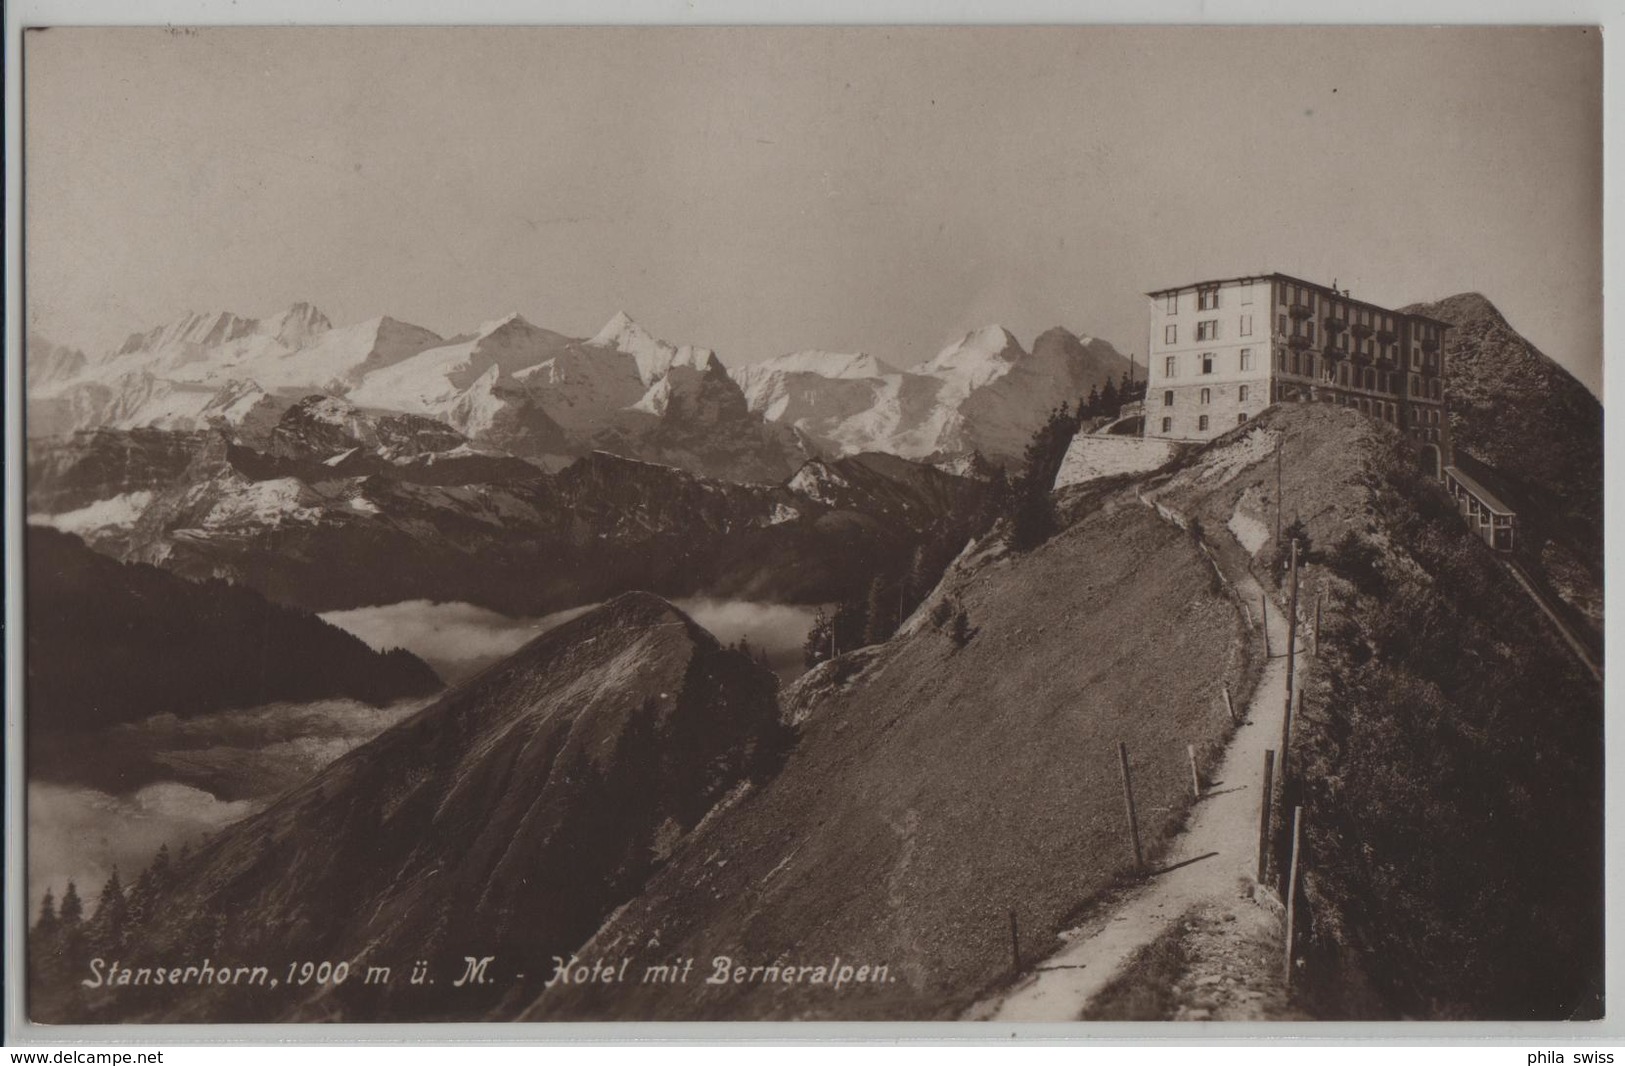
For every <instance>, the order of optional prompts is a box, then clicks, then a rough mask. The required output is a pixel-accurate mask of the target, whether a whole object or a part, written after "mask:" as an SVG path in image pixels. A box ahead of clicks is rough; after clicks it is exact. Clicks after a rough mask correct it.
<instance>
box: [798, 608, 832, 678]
mask: <svg viewBox="0 0 1625 1066" xmlns="http://www.w3.org/2000/svg"><path fill="white" fill-rule="evenodd" d="M832 632H833V628H832V626H831V624H830V618H829V615H827V614H825V613H824V609H823V608H822V607H820V608H818V610H817V611H816V612H814V614H813V621H812V628H811V629H809V630H807V639H806V641H804V642H803V643H802V645H801V661H802V663H803V664H805V665H806V667H807V669H809V670H811V669H812V668H813V667H815V666H817V665H818V664H819V663H822V662H828V661H829V659H830V635H831V634H832Z"/></svg>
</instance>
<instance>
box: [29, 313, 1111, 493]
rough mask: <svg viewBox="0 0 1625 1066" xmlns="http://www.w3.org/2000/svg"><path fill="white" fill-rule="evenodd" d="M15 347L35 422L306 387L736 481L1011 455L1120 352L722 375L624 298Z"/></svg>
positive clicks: (44, 427) (578, 450) (84, 421)
mask: <svg viewBox="0 0 1625 1066" xmlns="http://www.w3.org/2000/svg"><path fill="white" fill-rule="evenodd" d="M28 354H29V357H30V358H29V363H28V371H29V397H28V398H29V405H28V427H29V435H30V436H32V437H48V436H60V435H63V434H67V433H72V432H75V431H79V430H85V429H122V430H131V429H160V430H178V431H189V430H199V429H205V428H210V427H214V428H219V429H223V430H225V431H227V432H228V434H231V435H234V436H243V435H247V436H252V435H254V434H255V433H263V432H265V431H267V430H268V429H269V427H271V426H273V425H275V423H276V421H277V420H278V419H279V418H280V417H281V415H282V414H283V412H285V411H286V410H287V409H288V408H289V407H291V406H292V405H293V404H294V403H295V402H297V401H299V400H300V399H302V398H304V397H307V396H310V395H313V394H314V395H321V396H331V397H341V398H343V399H344V400H346V401H347V402H348V403H349V404H350V405H353V406H354V407H356V408H358V409H361V410H367V411H374V412H390V413H397V414H404V415H413V416H420V417H423V418H427V419H433V420H435V421H438V422H441V423H444V424H446V425H449V426H451V427H453V428H454V429H456V430H457V431H458V432H459V433H461V434H462V435H463V436H464V437H466V438H467V439H468V440H469V441H471V442H472V443H473V444H474V445H475V446H477V447H481V448H486V449H489V450H493V451H501V452H505V453H508V454H510V455H516V456H521V457H524V458H527V459H530V460H532V461H535V462H539V463H541V464H542V465H544V466H547V467H549V468H553V469H556V468H558V467H559V466H562V465H563V464H564V463H567V462H569V461H570V460H572V459H574V458H577V457H579V456H581V455H584V454H586V453H588V452H590V451H592V450H594V449H604V450H609V451H613V452H617V453H619V454H623V455H627V456H631V457H634V458H640V459H646V460H650V461H655V462H664V463H668V464H670V465H674V466H680V467H683V468H685V469H689V470H692V471H695V472H697V473H702V474H706V475H709V476H715V477H723V478H728V479H732V480H745V481H779V480H782V479H783V478H785V477H786V476H788V475H789V474H791V473H793V472H794V471H795V470H796V469H797V468H798V467H799V466H800V465H801V463H802V462H804V461H805V460H806V459H807V458H808V457H810V456H811V455H813V454H815V453H823V454H828V455H850V454H855V453H861V452H874V451H879V452H889V453H892V454H895V455H900V456H905V457H908V458H915V459H926V460H931V461H939V460H951V459H953V458H954V457H961V456H964V455H967V454H969V453H970V452H972V451H977V450H979V451H981V452H982V453H983V454H984V455H985V456H988V457H989V458H993V459H998V460H1010V459H1014V458H1016V457H1019V455H1020V454H1021V450H1022V447H1023V446H1024V445H1025V443H1026V441H1027V439H1028V438H1029V437H1030V435H1031V433H1032V430H1033V429H1034V428H1035V427H1036V425H1037V424H1038V423H1039V422H1041V421H1042V420H1043V418H1044V416H1045V415H1046V414H1047V413H1048V411H1049V410H1050V409H1051V408H1053V407H1054V406H1055V405H1057V404H1058V403H1060V402H1062V401H1063V400H1075V399H1076V398H1078V397H1079V396H1081V395H1083V394H1084V393H1086V392H1087V391H1088V390H1089V388H1090V387H1091V386H1092V385H1099V384H1103V383H1104V382H1105V381H1106V380H1107V379H1108V378H1115V377H1117V376H1118V375H1120V374H1121V372H1122V370H1123V368H1124V367H1126V365H1127V363H1126V360H1124V359H1123V358H1122V356H1120V355H1118V354H1117V352H1116V351H1115V350H1113V349H1112V347H1111V346H1110V345H1109V344H1106V343H1105V342H1103V341H1097V340H1090V339H1079V338H1077V337H1075V336H1073V335H1072V334H1070V333H1067V332H1066V331H1064V330H1051V331H1050V332H1049V333H1046V334H1044V335H1043V336H1042V337H1040V338H1039V340H1038V342H1037V343H1035V344H1034V348H1033V351H1032V352H1031V353H1029V352H1027V351H1025V350H1023V349H1022V347H1021V345H1020V344H1019V343H1018V342H1017V340H1016V339H1015V337H1013V336H1012V335H1011V334H1010V333H1009V332H1008V331H1007V330H1004V329H1002V328H1001V327H998V326H988V327H984V328H982V329H978V330H974V331H972V332H971V333H969V334H967V335H966V336H965V337H964V338H963V339H961V340H960V341H958V342H956V343H955V344H951V345H949V346H948V347H946V348H944V349H943V350H942V351H941V352H940V353H938V354H937V355H936V356H935V357H933V358H932V359H930V360H927V361H925V362H922V363H920V364H918V365H916V366H913V367H910V368H908V369H906V370H899V369H897V368H895V367H893V366H891V365H889V364H887V363H886V362H884V361H882V360H880V359H877V358H875V357H874V356H872V355H868V354H866V353H861V352H860V353H851V354H846V353H836V352H825V351H816V350H812V351H801V352H795V353H791V354H789V355H783V356H779V357H777V358H774V359H769V360H767V361H765V362H762V363H758V364H755V365H752V366H746V367H743V368H741V369H738V370H736V371H733V372H732V373H730V372H729V371H728V369H727V368H726V367H724V365H723V363H722V361H721V360H720V359H719V358H718V356H717V353H716V352H715V351H713V350H711V349H709V348H702V347H697V346H693V345H674V344H671V343H669V342H667V341H664V340H661V339H659V338H657V337H655V336H653V335H652V334H650V333H649V332H648V331H647V330H645V329H644V328H643V327H642V326H640V325H639V324H638V323H637V322H635V321H633V320H632V319H631V318H630V317H629V316H628V315H626V314H625V313H624V312H622V313H618V314H616V315H615V316H614V317H613V318H612V319H610V321H609V322H607V323H606V324H605V325H604V327H603V329H601V330H599V331H598V332H597V333H596V334H594V335H593V336H592V337H591V338H588V339H585V340H583V339H577V338H572V337H568V336H565V335H564V334H562V333H557V332H554V331H552V330H548V329H544V328H542V327H540V326H537V325H534V324H532V323H531V322H529V321H527V320H526V319H525V318H524V317H523V316H521V315H519V314H517V313H515V314H510V315H507V316H506V317H503V318H500V319H496V320H494V321H491V322H487V323H485V324H484V325H482V326H480V327H479V328H478V329H477V330H475V331H473V332H472V333H467V334H462V335H459V336H455V337H441V336H439V335H437V334H435V333H433V332H432V331H430V330H427V329H423V328H422V327H419V326H414V325H411V324H409V323H406V322H402V321H399V320H397V319H394V318H389V317H382V318H375V319H371V320H369V321H366V322H362V323H358V324H356V325H351V326H343V327H334V326H333V325H332V323H330V322H329V321H328V319H327V317H326V316H325V315H323V314H322V313H321V311H319V310H317V309H316V308H315V307H314V306H312V305H310V304H308V303H297V304H294V305H293V306H292V307H290V308H288V309H287V310H285V311H283V312H281V313H280V314H277V315H273V316H271V317H268V318H264V319H253V318H246V317H243V316H241V315H236V314H233V313H230V312H217V313H210V314H188V315H186V316H184V317H182V318H180V319H178V320H176V321H175V322H172V323H169V324H167V325H164V326H159V327H156V328H153V329H150V330H147V331H145V332H141V333H134V334H131V335H130V337H129V338H128V339H127V340H126V341H125V342H124V343H123V344H122V345H120V346H119V347H118V348H116V349H114V350H112V351H110V352H107V353H105V354H102V355H99V356H86V355H85V354H84V353H81V352H79V351H77V350H73V349H67V348H61V347H58V346H55V345H52V344H50V343H49V342H47V341H44V340H43V339H40V338H30V340H29V350H28Z"/></svg>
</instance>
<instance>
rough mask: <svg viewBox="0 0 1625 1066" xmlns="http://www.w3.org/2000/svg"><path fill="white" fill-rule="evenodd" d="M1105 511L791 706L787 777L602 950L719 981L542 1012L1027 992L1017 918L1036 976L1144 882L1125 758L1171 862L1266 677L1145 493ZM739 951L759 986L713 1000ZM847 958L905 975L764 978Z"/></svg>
mask: <svg viewBox="0 0 1625 1066" xmlns="http://www.w3.org/2000/svg"><path fill="white" fill-rule="evenodd" d="M1082 506H1083V509H1084V510H1085V511H1086V512H1087V513H1086V514H1084V515H1083V516H1082V517H1081V518H1079V519H1078V521H1077V522H1076V523H1075V524H1074V525H1072V526H1071V528H1069V529H1067V530H1066V531H1065V532H1063V533H1061V534H1060V535H1059V536H1058V537H1056V538H1055V539H1054V540H1053V541H1051V542H1049V543H1048V544H1045V545H1044V546H1042V547H1040V548H1039V549H1037V550H1035V551H1033V552H1031V553H1030V554H1027V555H1011V554H1009V553H1008V552H1007V551H1006V550H1005V549H1004V548H1003V547H1002V546H1000V542H999V541H998V540H997V539H995V540H994V541H990V542H989V543H987V544H985V545H983V547H982V548H981V549H980V550H979V551H976V552H974V553H972V554H969V555H966V556H963V557H961V559H960V560H959V561H958V562H957V563H956V564H955V567H954V569H953V570H952V571H950V573H949V574H948V576H947V577H946V578H945V579H944V581H943V583H942V585H941V586H940V587H939V588H938V590H937V592H936V593H935V594H934V595H933V597H932V600H931V601H930V602H929V603H928V604H927V605H925V606H923V607H922V608H921V609H920V610H919V611H918V612H916V613H915V615H914V616H913V618H911V619H910V621H909V623H908V625H907V626H906V627H905V629H904V631H903V633H902V634H901V635H899V636H897V637H895V638H893V639H892V640H891V641H889V642H887V643H886V644H884V645H878V646H874V647H871V648H867V649H863V650H860V651H857V652H854V653H849V654H847V655H843V656H841V657H839V658H837V659H836V660H834V661H833V662H830V663H826V664H824V665H822V666H820V667H818V668H817V669H815V670H813V671H812V672H811V673H809V674H808V675H806V676H805V677H804V678H803V679H801V680H800V681H798V682H797V683H796V684H795V685H794V686H792V687H791V689H790V690H789V691H787V692H786V693H785V697H784V703H785V708H786V713H787V714H789V715H790V716H791V717H792V719H794V720H797V721H800V722H801V726H800V730H801V737H800V741H799V743H798V744H797V746H796V749H795V751H794V752H793V753H792V755H791V756H790V758H789V759H788V761H787V762H786V764H785V767H784V769H783V771H782V772H781V773H780V774H779V775H778V776H777V777H776V778H774V779H773V781H772V782H771V783H769V784H767V785H766V786H765V787H764V788H762V789H760V790H757V791H755V792H753V794H751V795H750V796H747V797H746V798H745V799H744V800H742V801H741V802H740V804H739V805H738V806H737V807H736V808H735V809H733V810H730V811H729V812H728V813H727V814H726V815H725V816H723V817H719V818H718V819H716V820H715V821H713V822H712V823H711V824H710V825H708V826H707V827H705V828H704V829H703V830H702V831H701V832H700V833H699V834H696V836H695V838H694V840H693V841H692V843H691V844H690V845H689V846H688V847H686V848H684V849H683V850H682V851H680V852H678V853H676V854H674V855H673V857H672V860H671V862H670V864H669V865H667V866H666V867H665V868H664V869H663V870H661V871H660V872H659V873H658V874H657V875H656V876H655V877H654V878H653V879H652V880H651V882H650V884H649V886H648V888H647V890H646V891H645V892H644V893H642V895H641V896H640V897H639V898H638V899H637V900H635V901H633V902H632V903H631V904H630V905H629V906H627V907H626V908H625V909H624V910H622V911H621V912H619V913H618V914H617V915H616V916H615V917H613V918H612V919H611V920H610V921H609V922H608V923H607V924H606V925H605V926H604V927H603V928H602V929H600V930H599V931H598V932H597V934H596V935H595V936H594V937H593V938H592V939H591V940H590V941H588V942H587V943H585V944H583V945H582V946H581V947H580V948H579V949H578V952H579V954H580V956H581V957H582V958H583V959H585V960H593V959H598V958H619V957H621V956H622V955H627V954H630V955H631V956H633V957H634V958H635V959H637V960H638V961H639V962H640V963H642V962H648V963H657V962H669V961H671V960H672V959H683V958H689V957H693V958H696V959H698V962H697V963H696V966H697V967H699V968H700V969H701V970H703V972H702V973H697V974H696V975H695V976H694V977H693V978H692V979H691V980H690V982H689V983H688V984H686V985H679V986H669V985H659V984H647V985H645V984H638V985H635V986H630V987H627V986H616V987H610V986H604V987H599V986H571V987H564V986H555V987H553V988H551V989H549V990H548V991H547V992H545V993H544V994H543V995H542V996H540V997H539V998H538V999H536V1000H535V1002H533V1003H531V1004H529V1005H526V1006H525V1010H524V1014H523V1015H522V1016H523V1017H524V1018H527V1019H530V1020H557V1019H565V1018H614V1019H633V1018H650V1019H722V1018H751V1019H764V1018H766V1019H788V1018H813V1019H876V1018H894V1019H922V1020H924V1019H938V1018H951V1017H955V1016H957V1014H958V1013H959V1012H960V1011H961V1010H962V1009H963V1008H964V1007H966V1006H968V1005H969V1003H970V1002H971V1001H972V1000H973V999H974V998H976V996H977V994H978V993H980V992H981V991H983V990H985V989H987V988H988V987H989V986H990V985H993V984H996V983H998V982H1001V981H1003V980H1005V979H1006V978H1007V976H1008V974H1009V967H1010V929H1009V921H1008V913H1009V911H1010V910H1011V909H1014V910H1016V911H1017V912H1018V921H1019V925H1020V936H1021V938H1022V942H1023V950H1024V952H1025V953H1026V954H1027V957H1028V958H1033V957H1041V956H1042V955H1043V954H1047V953H1048V952H1047V948H1048V947H1049V946H1052V945H1053V944H1054V942H1055V937H1056V935H1057V934H1058V933H1059V932H1060V931H1061V930H1063V929H1066V928H1067V927H1068V925H1069V924H1070V921H1071V919H1072V918H1073V917H1074V916H1075V915H1076V914H1077V912H1078V910H1079V908H1080V907H1081V906H1083V905H1084V904H1086V903H1087V902H1088V901H1089V900H1090V899H1091V898H1092V897H1095V896H1096V895H1098V894H1099V893H1101V892H1103V891H1104V890H1106V889H1107V888H1108V887H1109V886H1111V885H1112V884H1113V883H1114V882H1115V881H1116V880H1117V879H1119V878H1121V877H1123V876H1124V875H1125V874H1127V873H1128V872H1129V871H1130V870H1131V869H1132V866H1133V852H1132V850H1131V849H1130V847H1129V845H1128V840H1127V835H1126V828H1125V826H1124V822H1123V797H1122V785H1121V782H1120V780H1119V777H1118V769H1117V744H1118V742H1123V743H1125V744H1127V745H1128V748H1129V750H1130V752H1131V757H1132V759H1133V762H1134V773H1135V794H1136V798H1137V800H1138V802H1139V804H1140V816H1141V822H1140V829H1141V832H1142V834H1143V835H1144V837H1145V839H1146V842H1147V846H1148V848H1151V849H1152V851H1153V854H1154V853H1155V850H1156V847H1157V845H1158V842H1160V841H1162V840H1163V839H1165V838H1166V837H1167V835H1168V834H1171V833H1172V832H1174V831H1175V830H1176V829H1177V827H1178V825H1179V821H1180V818H1181V812H1182V810H1183V809H1184V806H1185V805H1186V804H1187V803H1188V802H1189V794H1190V793H1189V789H1190V769H1189V766H1188V764H1187V762H1186V745H1187V744H1193V745H1195V746H1196V747H1197V748H1198V750H1200V751H1210V750H1212V748H1214V747H1215V746H1217V745H1218V744H1220V743H1221V742H1222V740H1223V739H1224V737H1225V736H1227V734H1228V731H1229V728H1230V725H1229V718H1228V715H1227V714H1226V711H1225V708H1224V704H1223V701H1222V694H1221V686H1223V685H1224V684H1226V683H1228V684H1229V685H1230V686H1231V689H1232V691H1233V692H1236V693H1238V696H1237V698H1238V699H1245V694H1246V690H1247V686H1248V685H1249V684H1250V678H1251V676H1252V674H1253V667H1252V666H1251V665H1250V664H1251V663H1252V662H1253V660H1252V659H1251V658H1250V657H1251V655H1252V650H1251V649H1252V644H1251V642H1249V641H1248V640H1247V639H1246V637H1245V633H1244V626H1243V618H1242V614H1241V611H1240V608H1239V607H1238V606H1237V605H1236V604H1235V603H1233V602H1232V601H1230V600H1229V599H1228V598H1227V597H1226V596H1225V595H1224V594H1223V593H1222V591H1221V590H1219V589H1217V588H1216V587H1215V583H1214V581H1213V572H1212V569H1211V567H1210V565H1209V564H1208V562H1207V561H1206V559H1205V558H1204V557H1203V556H1202V554H1201V553H1200V552H1199V551H1198V550H1197V548H1196V546H1195V544H1194V543H1193V541H1192V540H1191V538H1190V537H1189V536H1188V535H1187V534H1185V533H1183V532H1182V531H1180V530H1179V529H1178V528H1176V527H1175V526H1173V525H1171V524H1169V523H1167V522H1164V521H1162V520H1161V519H1160V518H1159V517H1158V516H1157V514H1156V513H1155V512H1154V511H1152V510H1151V509H1149V508H1147V507H1144V506H1142V505H1140V504H1139V503H1138V502H1137V501H1136V500H1135V499H1134V498H1133V496H1132V495H1131V494H1128V493H1115V494H1112V493H1108V494H1106V495H1105V496H1104V498H1096V499H1094V500H1092V501H1087V502H1086V503H1084V504H1083V505H1082ZM961 612H962V615H963V620H962V621H961V620H959V619H960V617H961ZM1176 664H1177V665H1176ZM651 942H657V943H658V945H659V946H658V949H650V948H649V947H647V945H649V944H650V943H651ZM724 955H725V956H728V957H730V958H731V959H733V960H734V961H735V962H736V963H737V964H740V965H744V966H746V967H747V979H746V980H744V981H743V982H741V983H738V984H734V983H731V982H728V981H725V982H721V983H717V984H707V983H704V981H705V979H706V978H709V977H711V976H712V975H713V973H714V967H715V962H714V960H715V958H716V957H717V956H724ZM836 958H839V959H840V960H842V961H843V962H844V963H847V964H850V965H851V966H853V967H854V970H856V968H858V967H863V966H868V967H871V968H872V967H875V966H884V967H886V973H885V977H884V978H883V979H882V980H881V981H880V982H879V983H849V984H847V985H846V986H845V987H835V986H833V985H832V984H830V983H829V982H827V981H826V982H824V983H815V982H814V981H812V980H798V981H794V982H786V981H783V980H778V979H765V980H764V979H763V978H762V976H761V971H758V972H757V974H756V976H755V977H750V975H749V973H748V968H750V967H766V966H770V965H772V964H774V963H778V964H780V965H781V966H783V965H790V966H792V967H797V968H799V967H800V966H804V965H805V966H808V967H810V968H816V967H818V966H821V965H825V964H828V963H829V962H830V961H831V960H833V959H836ZM797 972H798V973H799V972H800V971H799V970H798V971H797ZM810 972H811V971H810V970H809V975H810ZM803 976H808V975H803Z"/></svg>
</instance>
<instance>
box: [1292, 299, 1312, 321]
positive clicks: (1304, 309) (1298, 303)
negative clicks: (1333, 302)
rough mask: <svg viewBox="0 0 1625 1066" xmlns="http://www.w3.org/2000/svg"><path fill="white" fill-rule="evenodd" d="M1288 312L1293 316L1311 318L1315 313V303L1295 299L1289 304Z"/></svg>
mask: <svg viewBox="0 0 1625 1066" xmlns="http://www.w3.org/2000/svg"><path fill="white" fill-rule="evenodd" d="M1286 313H1287V314H1289V315H1291V316H1292V317H1293V318H1310V317H1312V316H1313V315H1314V313H1315V305H1314V304H1311V303H1305V302H1304V301H1302V300H1293V301H1292V302H1291V303H1290V304H1288V305H1287V308H1286Z"/></svg>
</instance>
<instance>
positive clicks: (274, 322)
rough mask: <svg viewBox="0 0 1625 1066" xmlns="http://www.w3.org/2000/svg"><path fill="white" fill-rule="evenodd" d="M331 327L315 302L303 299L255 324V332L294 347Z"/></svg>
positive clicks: (331, 324) (330, 323)
mask: <svg viewBox="0 0 1625 1066" xmlns="http://www.w3.org/2000/svg"><path fill="white" fill-rule="evenodd" d="M332 328H333V323H332V322H330V321H328V318H327V316H326V315H324V314H322V312H321V311H320V310H318V309H317V307H316V305H315V304H312V303H308V302H306V301H304V300H301V301H299V302H298V303H295V304H293V305H292V306H290V307H289V308H288V309H287V310H286V311H283V312H281V313H280V314H275V315H272V316H271V317H270V318H267V319H265V320H264V321H263V322H260V323H258V324H257V326H256V328H255V332H256V333H261V334H264V335H265V336H268V337H272V338H275V339H276V340H277V341H279V342H281V343H282V344H285V345H287V346H288V347H290V348H296V347H298V346H299V345H301V344H304V343H305V342H307V341H309V340H310V339H311V338H312V337H314V336H316V335H317V334H319V333H325V332H327V331H328V330H330V329H332Z"/></svg>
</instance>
